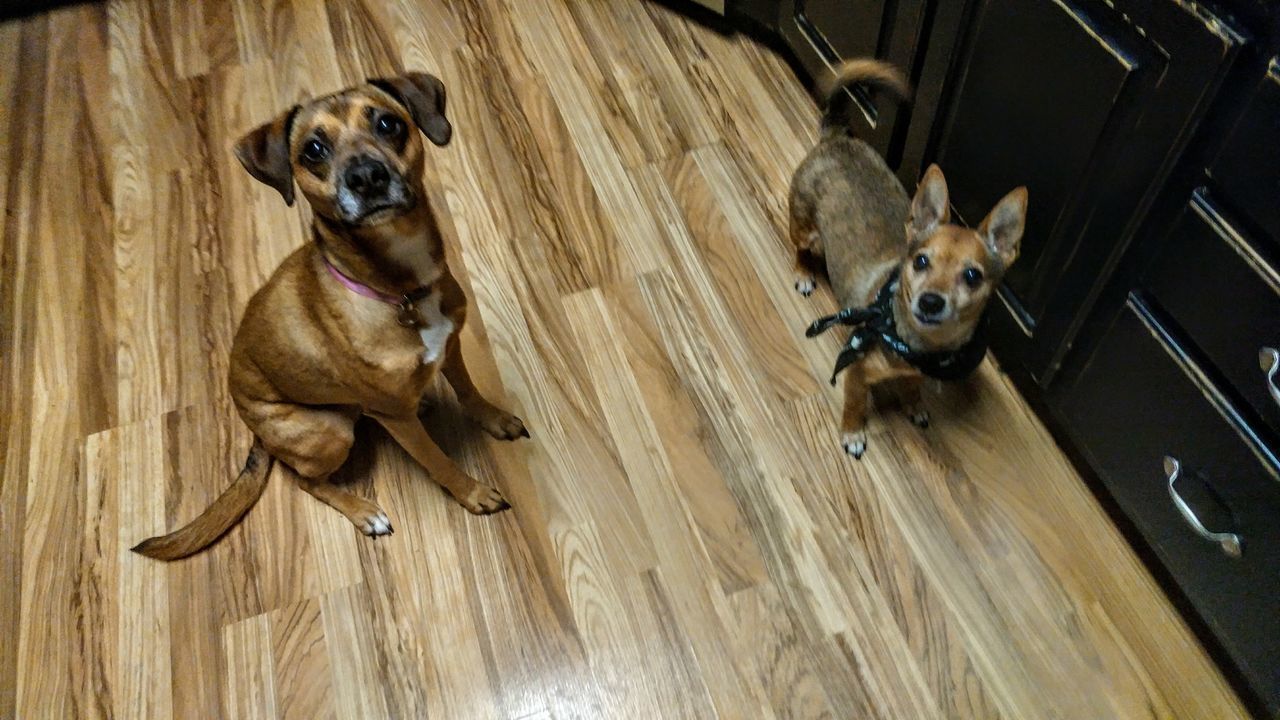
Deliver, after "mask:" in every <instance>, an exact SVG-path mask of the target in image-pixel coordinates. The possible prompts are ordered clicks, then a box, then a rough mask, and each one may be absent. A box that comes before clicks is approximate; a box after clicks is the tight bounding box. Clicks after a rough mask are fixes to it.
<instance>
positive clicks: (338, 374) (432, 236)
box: [133, 73, 529, 560]
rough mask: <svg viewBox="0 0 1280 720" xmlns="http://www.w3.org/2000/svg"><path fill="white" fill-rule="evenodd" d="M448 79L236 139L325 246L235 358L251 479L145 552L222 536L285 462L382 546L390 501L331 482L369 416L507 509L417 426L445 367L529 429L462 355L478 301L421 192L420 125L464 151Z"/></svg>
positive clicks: (360, 96)
mask: <svg viewBox="0 0 1280 720" xmlns="http://www.w3.org/2000/svg"><path fill="white" fill-rule="evenodd" d="M444 111H445V91H444V85H443V84H442V83H441V82H440V80H439V79H438V78H436V77H434V76H431V75H426V74H423V73H409V74H407V75H403V76H399V77H391V78H382V79H374V80H370V81H369V82H367V83H365V84H363V85H359V86H357V87H353V88H349V89H347V90H344V91H341V92H338V93H335V94H332V95H328V96H325V97H321V98H317V99H315V100H312V101H310V102H309V103H307V104H306V105H302V106H295V107H293V108H292V109H290V110H289V111H288V112H286V113H284V114H282V115H281V116H279V117H278V118H276V119H275V120H273V121H271V122H269V123H266V124H265V125H262V126H261V127H259V128H257V129H256V130H254V131H252V132H250V133H249V134H248V135H246V136H245V137H244V138H242V139H241V140H240V141H239V142H237V143H236V146H235V153H236V157H237V158H238V159H239V160H240V162H241V164H242V165H244V168H245V170H247V171H248V172H249V174H250V175H252V176H253V177H254V178H256V179H258V180H260V181H261V182H263V183H265V184H266V185H268V186H270V187H272V188H274V189H275V190H277V191H278V192H279V193H280V195H281V197H283V198H284V201H285V204H287V205H292V204H293V201H294V186H295V184H296V186H297V187H298V188H299V189H300V190H301V191H302V194H303V196H305V197H306V199H307V201H308V203H310V205H311V209H312V211H313V215H314V218H313V223H312V228H311V235H312V237H311V242H309V243H307V244H306V245H304V246H303V247H301V248H299V249H298V250H297V251H296V252H294V253H293V254H292V255H290V256H289V257H288V258H287V259H285V261H284V262H283V263H281V265H280V267H279V268H277V269H276V271H275V273H274V274H272V276H271V278H270V279H269V280H268V281H267V283H266V285H264V286H263V287H262V288H261V289H260V290H258V292H257V293H255V294H254V296H253V297H252V298H251V299H250V300H249V305H248V307H246V308H245V312H244V319H243V320H241V322H240V328H239V330H238V331H237V332H236V336H235V342H234V344H233V346H232V349H231V363H230V387H231V395H232V398H233V399H234V400H235V404H236V407H237V409H238V410H239V411H240V416H241V418H243V419H244V421H245V424H246V425H248V426H249V429H250V430H251V431H252V432H253V435H254V441H253V446H252V448H251V449H250V450H249V456H248V459H247V460H246V461H245V465H244V469H243V470H242V471H241V472H240V475H239V477H238V478H237V479H236V480H235V482H233V483H232V484H231V486H230V487H229V488H227V489H226V490H225V491H224V492H223V493H222V494H221V495H220V496H219V497H218V498H217V499H216V500H214V502H213V504H212V505H210V506H209V507H208V508H207V509H206V510H205V511H204V512H202V513H201V514H200V515H199V516H198V517H196V518H195V519H194V520H192V521H191V522H190V523H189V524H188V525H186V526H185V527H183V528H181V529H179V530H176V531H174V532H172V533H170V534H168V535H164V536H162V537H154V538H150V539H148V540H145V541H143V542H142V543H139V544H138V545H137V546H136V547H135V548H133V549H134V550H135V551H137V552H139V553H141V554H143V555H146V556H148V557H153V558H157V559H163V560H173V559H176V558H181V557H186V556H187V555H190V554H192V553H195V552H197V551H199V550H201V549H203V548H204V547H206V546H208V545H209V544H211V543H212V542H213V541H215V540H217V539H218V537H220V536H221V535H222V534H223V533H225V532H226V531H227V530H228V529H230V528H231V527H232V526H233V525H235V524H236V523H237V522H238V521H239V520H240V518H241V517H243V515H244V514H245V513H246V512H248V510H249V508H251V507H252V506H253V504H254V503H255V502H257V500H258V497H259V496H261V494H262V491H263V489H264V488H265V487H266V482H267V474H268V470H269V469H270V467H271V463H272V461H273V460H280V461H281V462H282V463H284V464H285V465H287V466H288V467H289V468H291V469H292V471H293V473H292V474H294V475H295V476H296V479H297V481H298V484H299V485H300V486H301V487H302V488H303V489H304V490H306V491H307V492H308V493H310V494H311V495H313V496H314V497H316V498H317V499H318V500H320V501H321V502H324V503H326V504H328V505H330V506H331V507H333V508H334V509H336V510H338V511H339V512H341V513H342V514H343V515H345V516H346V517H347V518H348V519H349V520H350V521H351V522H352V524H354V525H355V526H356V528H357V529H358V530H359V531H360V532H362V533H364V534H365V535H369V536H371V537H377V536H379V535H388V534H390V533H391V532H392V527H391V522H390V520H389V519H388V518H387V515H386V513H384V512H383V511H382V509H381V508H379V507H378V506H377V505H374V504H373V503H372V502H370V501H368V500H365V499H364V498H361V497H358V496H356V495H354V494H352V493H351V492H349V491H347V490H344V489H343V488H341V487H339V486H337V485H335V484H333V483H331V482H330V481H329V477H330V475H332V474H333V472H334V471H335V470H337V469H338V468H339V467H340V466H341V465H342V464H343V463H344V462H345V461H346V459H347V453H348V451H349V450H350V449H351V445H352V442H353V427H354V425H355V422H356V419H357V418H359V417H360V416H361V415H369V416H371V417H373V418H374V419H375V420H377V421H378V422H379V423H380V424H381V425H382V426H383V427H384V428H386V429H387V432H388V433H390V435H391V437H393V438H395V440H396V442H398V443H399V444H400V445H401V446H403V447H404V449H405V450H407V451H408V452H409V454H410V455H411V456H412V457H413V459H414V460H416V461H418V463H419V464H421V465H422V467H423V468H425V469H426V471H427V473H428V474H429V475H430V476H431V479H432V480H434V481H436V482H437V483H439V484H440V486H441V487H443V488H444V489H445V490H446V491H447V492H448V493H449V494H450V495H452V496H453V498H454V499H455V500H457V501H458V503H459V504H461V505H462V506H463V507H464V508H466V509H467V510H469V511H470V512H472V513H476V514H487V513H492V512H497V511H499V510H502V509H504V508H506V507H507V501H506V500H505V499H504V498H503V496H502V494H501V493H499V492H498V491H497V490H496V489H494V488H492V487H489V486H487V485H484V484H482V483H480V482H478V481H476V480H475V479H474V478H472V477H470V476H468V475H467V474H466V473H465V472H464V471H463V470H462V469H461V468H459V467H458V466H457V465H455V464H454V462H453V461H452V460H450V459H449V457H448V456H446V455H445V454H444V452H443V451H442V450H441V449H440V447H439V446H437V445H436V443H435V441H433V440H432V439H431V437H430V436H429V435H428V434H427V431H426V430H425V429H424V428H423V426H422V422H421V421H420V420H419V419H418V407H419V401H420V400H421V398H422V396H423V393H424V392H425V391H426V389H427V387H428V386H429V385H430V383H431V381H432V378H433V377H435V374H436V372H437V371H441V372H443V373H444V376H445V378H446V379H447V380H448V381H449V384H450V385H452V386H453V389H454V391H455V392H456V393H457V396H458V401H459V403H460V404H461V406H462V409H463V411H464V412H465V413H466V414H467V415H468V416H470V417H471V418H472V419H473V420H475V421H476V422H477V423H478V424H479V425H480V426H481V427H482V428H484V429H485V430H486V431H487V432H488V433H489V434H490V435H493V436H494V437H496V438H498V439H502V440H514V439H516V438H519V437H528V436H529V433H528V431H526V430H525V427H524V423H522V422H521V421H520V419H519V418H517V417H516V416H514V415H512V414H510V413H508V412H506V411H504V410H501V409H499V408H498V407H496V406H494V405H493V404H492V403H490V402H489V401H488V400H486V399H485V398H484V397H483V396H482V395H481V394H480V392H479V390H477V389H476V387H475V385H474V384H472V382H471V376H470V374H469V373H468V372H467V367H466V365H465V364H464V363H463V360H462V350H461V347H460V344H459V340H458V331H459V330H460V329H461V328H462V324H463V321H464V319H465V317H466V297H465V296H464V295H463V292H462V288H461V286H459V285H458V283H457V281H456V280H454V277H453V275H452V274H451V273H450V272H449V268H448V266H447V265H446V264H445V253H444V243H443V239H442V238H441V236H440V231H439V228H438V225H437V222H436V216H435V213H434V210H433V209H432V207H431V206H430V204H429V203H428V201H427V196H426V192H425V189H424V187H423V184H422V173H423V166H424V162H425V160H426V151H425V149H424V147H423V143H422V140H421V138H420V136H419V131H421V132H422V133H423V134H425V135H426V136H427V138H429V139H430V140H431V141H432V142H433V143H434V144H436V145H445V144H447V143H448V142H449V138H450V136H451V134H452V127H451V126H450V124H449V121H448V120H447V119H446V118H445V114H444Z"/></svg>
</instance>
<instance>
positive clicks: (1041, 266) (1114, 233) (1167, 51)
mask: <svg viewBox="0 0 1280 720" xmlns="http://www.w3.org/2000/svg"><path fill="white" fill-rule="evenodd" d="M1143 9H1144V12H1143V14H1142V16H1140V17H1139V16H1137V15H1135V14H1131V13H1132V11H1133V10H1135V9H1134V8H1125V7H1124V6H1123V5H1122V4H1119V3H1117V4H1116V5H1115V6H1112V5H1110V4H1103V3H1096V2H1074V1H1066V2H1049V1H1048V0H989V1H988V2H984V3H981V4H980V5H978V6H977V7H976V8H975V11H974V16H973V20H972V22H971V23H969V25H968V27H967V28H966V30H965V36H966V37H965V39H964V40H963V41H962V42H961V48H962V49H961V52H960V53H959V56H958V58H957V60H956V62H955V63H954V66H953V68H952V71H951V72H952V76H953V77H954V78H955V79H954V80H953V81H952V91H951V92H952V97H951V100H950V102H949V103H948V104H947V106H946V108H945V115H944V117H941V118H938V119H936V120H935V124H936V125H937V127H938V134H937V137H936V140H935V145H934V147H935V148H936V149H935V150H933V151H932V152H926V155H927V156H929V157H930V158H931V159H932V160H934V161H936V162H938V163H939V164H940V165H941V166H942V168H943V169H944V172H946V174H947V178H948V180H949V186H950V188H951V193H952V202H953V203H954V204H955V206H956V209H957V210H958V211H959V213H960V215H961V217H962V218H963V219H965V220H969V221H971V222H977V221H978V220H980V219H981V218H982V217H983V216H984V215H985V213H986V212H987V210H988V209H989V208H990V207H991V205H992V204H993V203H994V202H995V201H996V200H998V199H999V198H1000V197H1001V196H1002V195H1003V194H1004V193H1005V192H1007V191H1008V189H1009V188H1010V187H1013V186H1015V185H1019V184H1025V185H1027V186H1028V189H1029V190H1030V192H1031V198H1032V211H1031V213H1030V215H1029V218H1028V226H1027V233H1026V235H1025V236H1024V240H1023V248H1022V256H1021V258H1020V259H1019V260H1018V262H1017V264H1015V265H1014V266H1013V267H1012V268H1011V269H1010V272H1009V274H1008V276H1007V277H1006V281H1005V286H1004V288H1003V289H1002V291H1001V300H1002V307H1000V308H997V312H996V327H997V332H998V334H999V335H1000V336H1001V340H1000V341H999V342H1000V345H1001V346H1002V359H1004V360H1006V361H1011V362H1015V363H1017V364H1018V365H1020V366H1022V368H1023V369H1025V371H1026V372H1027V373H1028V374H1030V375H1031V377H1033V378H1034V379H1035V380H1036V381H1037V382H1039V383H1041V384H1042V385H1047V384H1048V383H1049V382H1050V381H1051V380H1052V378H1053V375H1054V373H1055V371H1056V370H1057V367H1058V363H1059V362H1060V361H1061V358H1062V356H1063V354H1064V353H1065V352H1066V351H1067V350H1068V349H1069V348H1070V346H1071V340H1072V338H1073V335H1074V333H1075V332H1076V331H1077V330H1078V327H1079V326H1078V322H1077V321H1078V319H1079V318H1080V317H1081V316H1082V314H1083V312H1084V311H1085V310H1087V309H1088V305H1089V303H1090V302H1091V301H1092V299H1093V293H1094V290H1095V288H1096V287H1097V285H1098V283H1097V279H1098V278H1099V277H1100V276H1105V275H1106V274H1108V273H1109V272H1110V270H1111V268H1112V267H1113V266H1114V263H1115V261H1116V260H1117V259H1118V257H1119V254H1120V253H1121V252H1123V250H1124V248H1125V247H1126V246H1127V244H1128V243H1129V241H1130V239H1131V238H1132V236H1133V233H1134V232H1135V230H1136V228H1137V227H1138V225H1139V223H1140V221H1141V220H1142V219H1143V217H1144V213H1145V211H1146V209H1147V208H1148V207H1150V204H1151V202H1152V200H1153V199H1154V198H1155V195H1156V193H1157V192H1158V191H1159V189H1160V188H1161V186H1162V184H1163V182H1164V179H1165V177H1166V176H1167V175H1168V173H1169V171H1170V169H1171V167H1172V165H1173V162H1174V161H1175V160H1176V159H1177V157H1178V155H1179V153H1180V152H1181V150H1182V148H1183V147H1184V146H1185V145H1186V143H1187V141H1188V139H1189V138H1190V136H1191V134H1192V132H1193V131H1194V130H1195V127H1196V123H1197V122H1198V120H1199V119H1200V118H1201V117H1202V115H1203V114H1204V111H1205V108H1206V106H1207V101H1208V99H1209V98H1210V97H1212V94H1213V92H1214V90H1215V89H1216V88H1217V86H1218V84H1219V83H1220V82H1221V80H1222V78H1223V77H1224V75H1225V73H1226V71H1227V70H1228V69H1229V68H1230V66H1231V61H1232V60H1233V58H1234V57H1235V55H1236V53H1237V51H1238V49H1239V47H1240V45H1241V44H1242V40H1241V38H1240V36H1239V34H1238V33H1237V32H1236V31H1235V30H1233V29H1232V28H1231V26H1230V25H1229V24H1228V23H1226V22H1224V21H1222V20H1221V19H1220V18H1217V17H1215V16H1213V15H1212V14H1211V13H1210V11H1208V10H1206V9H1205V8H1203V7H1197V6H1193V5H1183V4H1179V3H1174V2H1156V3H1146V4H1144V8H1143Z"/></svg>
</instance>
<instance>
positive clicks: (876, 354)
mask: <svg viewBox="0 0 1280 720" xmlns="http://www.w3.org/2000/svg"><path fill="white" fill-rule="evenodd" d="M854 85H861V86H863V87H865V88H868V89H871V90H874V91H876V92H880V93H887V94H889V95H891V96H893V97H896V98H898V99H902V100H905V99H906V97H907V95H908V91H907V84H906V81H905V80H904V79H903V78H902V76H901V75H900V74H899V73H898V71H897V70H896V69H895V68H893V67H892V66H890V65H887V64H885V63H882V62H879V61H876V60H869V59H862V60H851V61H848V62H845V63H843V64H842V65H840V66H839V67H838V68H836V71H835V74H834V77H833V78H832V80H831V82H830V86H829V90H828V92H827V108H826V111H825V113H824V115H823V121H822V131H821V138H820V140H819V141H818V144H817V145H816V146H815V147H814V148H813V150H811V151H810V152H809V154H808V155H807V156H806V157H805V159H804V160H803V161H802V162H801V163H800V166H799V168H797V169H796V172H795V175H794V176H793V178H792V181H791V197H790V235H791V242H792V243H793V244H794V245H795V247H796V270H797V280H796V285H795V287H796V290H798V291H799V292H800V293H801V294H803V295H805V296H808V295H809V294H810V293H812V292H813V289H814V278H813V275H812V274H811V273H810V270H809V268H810V267H812V266H814V265H823V261H825V270H826V274H827V278H828V280H829V281H830V283H831V288H832V291H833V292H834V293H835V296H836V299H837V300H838V301H839V303H840V305H841V307H843V308H846V310H843V311H841V312H840V313H837V314H836V315H833V316H830V317H828V318H824V319H822V320H819V321H818V322H815V323H814V325H813V326H811V327H810V329H809V333H808V334H809V335H810V336H813V335H816V334H818V333H820V332H822V331H823V330H825V329H827V328H828V327H831V326H832V325H835V324H837V323H843V324H849V325H855V330H854V331H853V332H852V333H851V335H850V338H849V340H848V342H847V343H846V345H845V347H844V348H843V350H842V352H841V354H840V358H839V359H838V361H837V364H836V373H837V374H839V373H840V371H841V370H845V372H844V376H845V377H844V411H843V417H842V420H841V424H840V429H841V438H840V443H841V445H842V447H843V448H844V450H845V452H847V453H848V454H850V455H852V456H854V457H855V458H859V459H861V458H862V455H863V453H865V452H866V449H867V434H866V424H867V406H868V400H869V390H870V389H871V388H872V387H873V386H877V385H881V384H884V383H888V384H889V387H890V388H891V389H892V391H893V392H894V393H895V394H896V395H897V396H898V398H899V400H900V401H901V402H902V406H903V408H904V409H905V411H906V412H907V413H908V414H909V415H910V417H911V419H912V421H913V422H915V423H916V424H917V425H919V426H921V427H927V426H928V422H929V416H928V413H927V412H926V411H925V409H924V407H923V406H922V405H921V402H920V386H921V384H922V382H923V380H924V378H925V377H926V376H930V377H935V378H938V379H943V380H957V379H960V378H962V377H966V376H968V375H969V374H970V373H971V372H972V371H973V370H974V369H976V367H977V366H978V364H980V363H981V361H982V358H983V357H984V356H985V354H986V341H985V333H983V332H981V331H982V326H983V322H982V321H983V317H984V315H983V312H984V309H985V308H986V305H987V302H988V301H989V300H990V299H991V296H992V295H993V294H994V293H995V289H996V286H997V285H998V284H999V282H1000V278H1001V276H1003V274H1004V273H1005V271H1006V270H1008V268H1009V266H1010V265H1012V264H1013V262H1014V260H1016V259H1017V257H1018V246H1019V243H1020V242H1021V239H1022V232H1023V227H1024V226H1025V222H1026V213H1027V189H1026V188H1025V187H1019V188H1017V189H1015V190H1013V191H1012V192H1010V193H1009V194H1008V195H1006V196H1005V197H1004V198H1003V199H1001V200H1000V202H998V203H996V205H995V208H994V209H992V210H991V212H990V214H988V215H987V217H986V219H984V220H983V221H982V223H981V224H980V225H979V226H978V229H977V230H971V229H969V228H965V227H961V226H958V225H953V224H951V222H950V221H951V210H950V207H951V206H950V203H949V201H948V194H947V182H946V179H945V178H943V176H942V171H941V170H940V169H939V168H938V166H937V165H932V166H930V167H929V169H928V170H927V171H926V172H925V174H924V178H923V179H922V180H921V181H920V186H919V188H918V189H917V190H916V194H915V197H914V198H908V197H907V193H906V191H905V190H904V189H903V187H902V184H901V183H900V182H898V179H897V177H896V176H894V174H893V172H892V171H891V170H890V169H889V167H888V166H887V165H886V164H885V162H884V160H883V159H881V158H880V156H879V155H877V154H876V152H875V150H873V149H872V148H871V147H870V146H869V145H867V144H866V143H865V142H863V141H861V140H859V139H857V138H855V137H853V135H852V133H851V131H850V129H849V127H848V125H847V122H845V121H844V120H843V119H842V118H841V116H840V113H838V112H835V111H834V110H835V109H836V108H837V107H838V106H842V105H843V104H844V103H842V102H840V101H841V100H843V99H845V98H846V97H847V93H846V91H847V90H848V89H849V88H851V87H852V86H854ZM904 223H905V228H906V232H905V234H904V232H903V227H904ZM846 368H847V369H846ZM835 380H836V375H833V376H832V383H833V384H834V383H835Z"/></svg>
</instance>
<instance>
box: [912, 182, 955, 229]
mask: <svg viewBox="0 0 1280 720" xmlns="http://www.w3.org/2000/svg"><path fill="white" fill-rule="evenodd" d="M949 222H951V202H950V198H949V196H948V195H947V179H946V178H944V177H943V176H942V169H941V168H939V167H938V166H937V165H930V166H929V169H928V170H925V172H924V177H923V178H921V179H920V187H919V188H917V189H916V196H915V197H914V198H912V200H911V225H910V228H911V234H912V236H913V237H915V238H917V239H920V238H924V237H926V236H927V235H928V234H929V233H930V232H932V231H933V229H934V228H935V227H937V226H939V225H945V224H946V223H949Z"/></svg>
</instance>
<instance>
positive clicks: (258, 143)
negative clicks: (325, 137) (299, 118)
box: [235, 105, 299, 205]
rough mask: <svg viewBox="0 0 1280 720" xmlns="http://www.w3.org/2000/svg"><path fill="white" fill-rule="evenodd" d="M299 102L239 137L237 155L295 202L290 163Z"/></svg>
mask: <svg viewBox="0 0 1280 720" xmlns="http://www.w3.org/2000/svg"><path fill="white" fill-rule="evenodd" d="M298 110H299V106H298V105H294V106H293V107H292V108H290V109H289V111H288V112H286V113H284V114H283V115H281V116H280V117H278V118H276V119H275V120H272V121H271V122H269V123H266V124H265V125H260V126H259V127H257V128H254V129H253V130H251V131H250V132H249V134H248V135H245V136H244V137H242V138H240V139H239V140H238V141H236V147H235V153H236V159H238V160H239V161H240V164H241V165H243V166H244V169H245V170H248V171H249V174H250V175H252V176H253V177H254V178H255V179H257V180H258V181H259V182H261V183H263V184H264V185H270V186H271V187H273V188H275V189H276V190H277V191H279V193H280V197H282V198H284V204H285V205H293V166H292V165H291V164H290V163H289V129H290V127H291V126H292V125H293V118H294V116H295V115H297V114H298Z"/></svg>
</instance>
